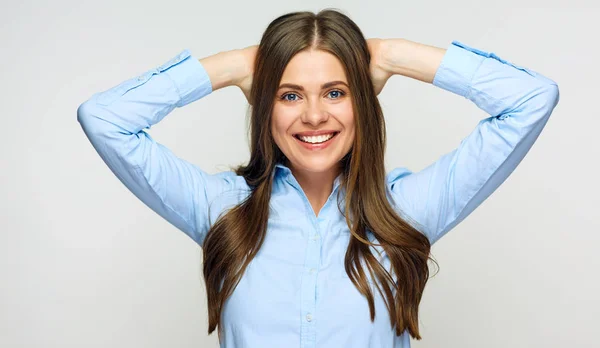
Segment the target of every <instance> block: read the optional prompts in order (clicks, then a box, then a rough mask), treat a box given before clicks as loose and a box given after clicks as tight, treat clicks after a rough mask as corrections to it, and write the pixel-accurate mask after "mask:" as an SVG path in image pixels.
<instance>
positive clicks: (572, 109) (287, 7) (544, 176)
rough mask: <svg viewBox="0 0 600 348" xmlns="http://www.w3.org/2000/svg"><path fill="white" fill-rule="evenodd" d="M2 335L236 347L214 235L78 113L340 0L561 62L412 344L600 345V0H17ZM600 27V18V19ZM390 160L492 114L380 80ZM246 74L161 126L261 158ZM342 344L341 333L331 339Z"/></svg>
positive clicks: (533, 61)
mask: <svg viewBox="0 0 600 348" xmlns="http://www.w3.org/2000/svg"><path fill="white" fill-rule="evenodd" d="M1 6H2V9H1V10H0V21H1V22H0V23H2V24H1V25H2V30H0V43H1V45H0V50H1V54H0V63H1V64H0V76H1V81H2V82H1V83H0V91H1V94H0V95H1V96H2V103H1V106H2V109H3V110H2V114H1V115H0V119H1V121H2V123H1V125H0V134H1V136H0V142H1V143H0V145H1V147H0V154H1V158H0V165H1V170H0V178H1V179H2V181H1V182H2V184H1V185H0V204H1V207H0V277H1V278H0V347H11V348H12V347H63V348H64V347H217V346H218V345H217V337H216V332H215V333H214V334H213V335H210V336H208V335H207V328H208V325H207V316H206V313H207V310H206V296H205V293H204V284H203V279H202V277H201V265H200V262H201V259H202V258H201V249H200V247H199V246H198V245H197V244H195V243H194V242H193V241H192V240H191V239H189V238H188V237H187V236H186V235H184V234H183V233H182V232H180V231H179V230H177V229H176V228H175V227H173V226H171V225H170V224H168V223H167V222H166V221H165V220H163V219H162V218H161V217H160V216H158V215H157V214H155V213H154V212H152V211H151V210H150V209H149V208H147V207H146V206H145V205H144V204H143V203H142V202H140V201H138V200H137V198H135V196H133V194H131V193H130V192H129V191H127V189H126V188H125V186H124V185H123V184H121V183H120V182H119V181H118V179H117V178H116V177H115V176H113V174H112V173H111V172H110V170H109V169H108V167H107V166H106V165H105V164H104V163H103V162H102V160H101V158H100V157H99V156H98V155H97V154H96V153H95V151H94V149H93V147H92V146H91V144H90V143H89V141H88V140H87V138H86V137H85V135H84V133H83V131H82V129H81V127H80V125H79V123H78V122H77V120H76V117H77V115H76V111H77V107H78V106H79V105H80V104H81V103H83V102H84V101H85V100H87V99H88V98H89V97H90V96H91V95H92V94H93V93H95V92H99V91H102V90H106V89H108V88H110V87H112V86H114V85H116V84H117V83H119V82H121V81H124V80H126V79H129V78H131V77H135V76H137V75H138V74H140V73H142V72H145V71H147V70H148V69H151V68H153V67H156V66H158V65H160V64H162V63H164V62H166V61H167V60H169V59H170V58H172V57H173V56H175V55H176V54H177V53H179V52H180V51H181V50H183V49H184V48H188V49H190V50H191V52H192V54H193V55H194V56H195V57H196V58H202V57H204V56H207V55H211V54H215V53H217V52H219V51H224V50H230V49H234V48H241V47H245V46H249V45H253V44H258V42H259V40H260V37H261V35H262V32H263V31H264V29H265V28H266V26H267V25H268V23H269V22H270V21H272V20H273V19H275V18H276V17H277V16H279V15H281V14H283V13H286V12H291V11H296V10H310V11H318V10H321V9H323V8H326V7H335V8H339V9H341V10H342V11H344V13H346V14H347V15H349V16H350V18H352V19H353V20H354V21H355V22H356V23H357V24H358V25H359V26H360V27H361V29H362V30H363V33H364V34H365V36H366V37H367V38H369V37H381V38H392V37H403V38H407V39H410V40H413V41H418V42H422V43H426V44H429V45H435V46H438V47H443V48H447V47H448V45H449V44H450V42H451V41H452V40H459V41H461V42H463V43H465V44H467V45H469V46H472V47H475V48H478V49H481V50H485V51H492V52H494V53H496V54H497V55H499V56H500V57H502V58H503V59H507V60H509V61H512V62H514V63H515V64H518V65H520V66H524V67H527V68H530V69H533V70H535V71H538V72H540V73H542V74H544V75H545V76H547V77H549V78H551V79H553V80H555V81H556V82H557V83H558V85H559V88H560V93H561V97H560V102H559V104H558V106H557V107H556V109H555V110H554V113H553V114H552V116H551V118H550V120H549V122H548V124H547V125H546V127H545V129H544V130H543V132H542V134H541V135H540V137H539V138H538V140H537V142H536V144H534V146H533V148H532V149H531V150H530V152H529V154H528V155H527V156H526V157H525V159H524V160H523V162H522V163H521V164H520V166H519V167H518V168H517V169H516V170H515V171H514V172H513V174H512V175H511V176H510V177H509V178H508V180H507V181H506V182H505V183H504V184H503V185H502V186H501V187H500V188H499V189H498V190H497V191H496V192H495V193H494V194H492V196H490V197H489V198H488V200H487V201H485V202H484V203H483V204H482V205H481V206H480V207H479V208H478V209H477V210H476V211H475V212H473V213H472V214H471V216H469V217H468V218H467V219H466V220H464V221H463V222H462V223H461V224H460V225H458V226H457V227H456V228H455V229H454V230H452V231H451V232H450V233H449V234H447V235H446V236H444V237H443V238H442V239H441V240H440V241H439V242H437V243H436V244H435V246H434V247H433V250H432V252H433V256H434V257H435V258H436V260H437V261H438V262H439V264H440V267H441V270H440V273H438V274H437V275H436V276H435V277H433V278H432V279H431V280H430V281H429V283H428V285H427V288H426V290H425V295H424V297H423V300H422V303H421V317H420V321H421V329H422V336H423V339H422V340H421V341H413V347H417V348H424V347H428V348H430V347H456V348H458V347H460V348H467V347H473V348H475V347H477V348H481V347H488V348H494V347H497V348H500V347H502V348H505V347H545V348H548V347H561V348H562V347H598V343H597V342H596V341H597V338H595V335H594V333H597V332H598V331H597V326H598V324H600V321H599V315H600V301H599V300H598V294H600V285H599V284H600V281H599V279H598V278H599V277H598V274H599V273H600V271H599V268H600V257H599V256H598V246H599V245H600V222H599V221H598V217H599V213H598V210H599V209H600V198H599V196H600V189H599V184H598V178H599V166H598V160H599V159H600V146H599V140H598V138H599V135H598V133H599V130H600V120H599V118H600V112H599V111H598V102H599V100H600V88H599V87H598V81H599V80H600V79H599V77H600V74H599V73H598V60H599V58H600V54H599V49H598V45H599V43H600V41H599V40H598V33H600V24H599V22H600V21H599V18H600V10H599V7H600V5H597V2H595V1H588V2H587V5H586V4H585V3H584V2H582V1H579V2H572V1H571V2H570V4H569V5H566V2H564V1H529V0H518V1H517V0H507V1H502V2H491V1H482V0H479V1H465V0H455V1H452V2H448V1H399V0H395V1H374V0H373V1H370V2H369V3H367V2H366V1H348V0H346V1H307V0H304V1H297V2H290V1H254V2H246V1H214V2H208V1H198V0H196V1H189V0H185V1H183V0H171V1H154V0H152V1H150V0H144V1H131V0H129V1H123V0H120V1H117V0H104V1H93V2H89V1H52V2H49V1H12V2H8V1H2V5H1ZM594 33H595V34H594ZM380 100H381V103H382V106H383V108H384V113H385V116H386V120H387V126H388V137H389V139H388V149H387V161H386V165H387V167H388V170H391V169H392V168H394V167H395V166H406V167H408V168H410V169H412V170H414V171H416V170H420V169H422V168H424V167H425V166H426V165H428V164H429V163H431V162H433V161H434V160H436V159H437V158H439V157H440V156H441V155H442V154H444V153H446V152H448V151H450V150H452V149H454V148H455V147H456V146H458V144H459V142H460V140H461V139H462V138H463V137H465V136H466V135H467V134H468V133H469V132H470V131H471V130H472V129H473V128H474V127H475V125H476V124H477V122H478V121H479V120H480V119H482V118H484V117H487V115H486V114H485V113H484V112H483V111H482V110H480V109H478V108H477V107H476V106H475V105H474V104H472V103H471V102H470V101H468V100H466V99H464V98H460V97H458V96H456V95H453V94H451V93H449V92H447V91H444V90H442V89H439V88H437V87H435V86H433V85H429V84H425V83H423V82H420V81H416V80H410V79H408V78H405V77H402V76H394V77H392V78H391V79H390V80H389V81H388V84H387V85H386V87H385V89H384V90H383V92H382V93H381V94H380ZM245 112H246V100H245V99H244V97H243V94H242V93H241V91H240V90H239V89H237V88H235V87H230V88H225V89H223V90H218V91H215V92H214V93H213V94H211V95H209V96H207V97H205V98H204V99H202V100H200V101H198V102H196V103H193V104H190V105H189V106H186V107H185V108H181V109H176V110H174V111H173V112H172V113H171V114H170V115H169V116H167V117H166V118H165V119H164V120H163V121H162V122H161V123H160V124H158V125H156V126H154V127H153V128H152V130H151V133H152V135H153V137H154V138H155V139H157V140H158V141H159V142H161V143H162V144H163V145H165V146H167V147H169V148H170V149H171V150H173V151H174V152H175V153H176V154H177V155H179V156H180V157H182V158H185V159H187V160H189V161H191V162H193V163H195V164H197V165H199V166H200V167H202V168H203V169H205V170H206V171H209V172H213V173H214V172H217V171H221V170H226V169H227V166H228V165H236V164H240V163H242V162H245V161H246V160H247V159H248V158H249V151H248V143H247V138H246V128H245V127H246V124H245V122H246V121H245ZM332 348H335V347H332Z"/></svg>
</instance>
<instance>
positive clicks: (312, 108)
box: [302, 100, 329, 127]
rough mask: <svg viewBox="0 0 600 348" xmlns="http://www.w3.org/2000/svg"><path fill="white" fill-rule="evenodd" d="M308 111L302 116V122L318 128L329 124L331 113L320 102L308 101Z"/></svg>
mask: <svg viewBox="0 0 600 348" xmlns="http://www.w3.org/2000/svg"><path fill="white" fill-rule="evenodd" d="M306 104H307V107H306V110H305V111H304V113H303V114H302V122H304V123H308V124H310V125H312V126H315V127H316V126H318V125H319V124H321V123H324V122H327V120H328V119H329V113H328V112H327V110H326V109H325V107H324V106H323V104H321V103H320V102H319V101H310V100H309V101H308V102H307V103H306Z"/></svg>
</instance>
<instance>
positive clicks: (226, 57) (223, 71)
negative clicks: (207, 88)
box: [200, 49, 245, 91]
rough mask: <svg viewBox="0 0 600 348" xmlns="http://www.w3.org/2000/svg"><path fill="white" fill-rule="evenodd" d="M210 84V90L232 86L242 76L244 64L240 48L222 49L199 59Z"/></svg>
mask: <svg viewBox="0 0 600 348" xmlns="http://www.w3.org/2000/svg"><path fill="white" fill-rule="evenodd" d="M200 63H201V64H202V66H203V67H204V68H205V69H206V72H207V73H208V75H209V78H210V82H211V84H212V90H213V91H216V90H218V89H221V88H224V87H227V86H234V85H236V84H237V83H238V81H240V80H241V79H242V78H243V74H244V70H245V66H244V65H245V64H244V62H243V59H242V55H241V52H240V50H237V49H236V50H231V51H223V52H219V53H217V54H214V55H211V56H208V57H205V58H202V59H200Z"/></svg>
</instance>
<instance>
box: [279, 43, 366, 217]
mask: <svg viewBox="0 0 600 348" xmlns="http://www.w3.org/2000/svg"><path fill="white" fill-rule="evenodd" d="M278 94H279V95H280V97H278V98H277V100H276V101H275V103H274V105H273V113H272V116H271V134H272V135H273V139H274V141H275V143H276V144H277V147H278V148H279V149H280V150H281V152H282V153H283V155H284V156H285V160H284V163H283V164H284V165H287V166H289V168H290V170H291V171H292V173H293V174H294V176H295V177H296V179H297V180H298V182H299V183H300V186H302V188H303V190H304V192H305V193H306V195H307V196H308V199H309V201H310V202H311V206H313V209H314V210H315V213H318V212H319V210H320V209H321V207H322V205H323V204H324V202H325V200H327V197H328V196H329V193H330V192H331V185H332V183H333V181H334V179H335V178H336V177H337V176H338V175H339V174H340V173H341V168H340V166H339V163H340V161H341V160H342V158H344V156H345V155H346V154H348V153H349V151H350V149H351V147H352V144H353V143H354V137H355V126H354V122H355V120H354V111H353V107H352V94H351V93H350V87H349V86H348V82H347V78H346V69H345V68H344V65H343V64H342V63H341V62H340V60H339V59H338V58H337V57H336V56H335V55H333V54H331V53H329V52H327V51H323V50H320V49H317V48H316V47H310V48H307V49H304V50H302V51H300V52H298V53H297V54H295V55H294V56H293V58H292V59H291V60H290V61H289V62H288V63H287V66H286V67H285V70H284V71H283V75H282V77H281V84H280V86H279V91H278ZM292 97H293V98H292ZM325 150H327V151H325ZM315 175H317V176H318V178H317V177H315ZM315 179H319V180H315Z"/></svg>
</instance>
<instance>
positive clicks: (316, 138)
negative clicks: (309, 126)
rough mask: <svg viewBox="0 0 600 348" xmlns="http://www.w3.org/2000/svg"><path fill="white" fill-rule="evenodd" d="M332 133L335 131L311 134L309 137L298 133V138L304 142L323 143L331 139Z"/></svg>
mask: <svg viewBox="0 0 600 348" xmlns="http://www.w3.org/2000/svg"><path fill="white" fill-rule="evenodd" d="M334 134H335V133H331V134H322V135H317V136H311V137H305V136H302V135H299V136H298V138H300V140H302V141H304V142H306V143H312V144H318V143H323V142H325V141H327V140H329V139H331V138H332V137H333V135H334Z"/></svg>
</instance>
